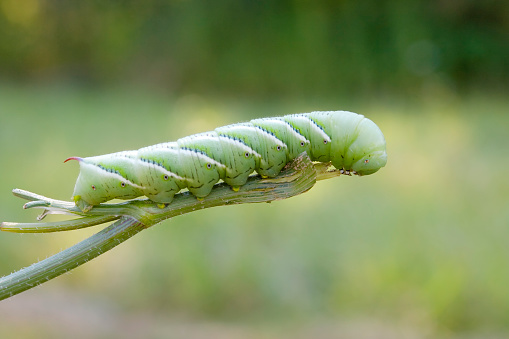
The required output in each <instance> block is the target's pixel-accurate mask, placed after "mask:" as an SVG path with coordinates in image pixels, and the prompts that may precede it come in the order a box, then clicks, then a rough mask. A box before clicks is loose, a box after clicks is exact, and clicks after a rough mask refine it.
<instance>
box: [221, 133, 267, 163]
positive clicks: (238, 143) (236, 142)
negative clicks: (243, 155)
mask: <svg viewBox="0 0 509 339" xmlns="http://www.w3.org/2000/svg"><path fill="white" fill-rule="evenodd" d="M219 138H220V139H221V140H224V141H226V142H228V143H230V144H232V145H234V146H236V147H239V146H240V147H241V149H242V150H243V151H245V152H249V153H252V154H254V156H255V157H258V158H261V157H262V156H261V155H260V154H259V153H258V152H256V151H255V150H254V149H252V148H251V147H249V146H248V145H246V144H245V143H243V142H242V141H241V140H239V139H234V138H231V137H229V136H227V135H219Z"/></svg>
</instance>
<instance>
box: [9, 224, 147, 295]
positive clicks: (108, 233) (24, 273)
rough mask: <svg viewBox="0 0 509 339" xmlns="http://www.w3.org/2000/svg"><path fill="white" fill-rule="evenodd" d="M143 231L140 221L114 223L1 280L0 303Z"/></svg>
mask: <svg viewBox="0 0 509 339" xmlns="http://www.w3.org/2000/svg"><path fill="white" fill-rule="evenodd" d="M143 229H144V226H143V225H142V224H141V223H140V222H139V221H136V220H135V219H133V218H130V217H122V218H120V220H118V221H117V222H115V223H114V224H112V225H110V226H108V227H106V228H105V229H104V230H102V231H100V232H99V233H96V234H94V235H92V236H91V237H89V238H87V239H85V240H83V241H81V242H80V243H78V244H76V245H74V246H72V247H69V248H68V249H66V250H63V251H62V252H60V253H57V254H55V255H53V256H51V257H49V258H47V259H44V260H42V261H39V262H38V263H35V264H33V265H31V266H28V267H26V268H24V269H22V270H19V271H17V272H14V273H12V274H10V275H8V276H5V277H3V278H1V279H0V300H3V299H6V298H9V297H12V296H13V295H16V294H18V293H21V292H23V291H25V290H28V289H30V288H32V287H35V286H37V285H40V284H42V283H44V282H46V281H48V280H51V279H53V278H55V277H57V276H59V275H61V274H63V273H65V272H68V271H70V270H72V269H73V268H76V267H78V266H80V265H82V264H84V263H86V262H87V261H90V260H92V259H94V258H95V257H97V256H99V255H100V254H102V253H104V252H106V251H108V250H110V249H112V248H113V247H115V246H117V245H119V244H120V243H122V242H124V241H125V240H127V239H129V238H130V237H132V236H133V235H135V234H136V233H138V232H140V231H141V230H143Z"/></svg>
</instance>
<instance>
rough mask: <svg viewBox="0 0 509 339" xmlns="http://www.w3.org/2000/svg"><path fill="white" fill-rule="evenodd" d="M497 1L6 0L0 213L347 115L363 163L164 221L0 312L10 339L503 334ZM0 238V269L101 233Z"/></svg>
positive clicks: (508, 68) (500, 7) (506, 123)
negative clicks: (368, 148) (319, 118)
mask: <svg viewBox="0 0 509 339" xmlns="http://www.w3.org/2000/svg"><path fill="white" fill-rule="evenodd" d="M508 32H509V4H508V3H505V2H502V1H482V2H480V1H470V0H454V1H449V0H434V1H419V0H411V1H405V2H403V1H363V2H360V1H350V0H344V1H256V2H255V1H226V0H216V1H214V2H211V1H204V0H201V1H192V0H188V1H176V0H175V1H156V0H147V1H144V2H140V1H118V2H114V1H81V2H79V1H66V2H63V1H50V0H46V1H44V0H24V1H23V2H19V1H16V0H0V156H1V158H0V159H1V160H0V164H1V170H0V173H1V177H0V220H1V221H25V222H29V221H33V220H34V218H35V216H36V212H35V211H23V210H22V209H21V205H22V203H23V202H22V201H21V200H19V199H17V198H15V197H13V196H12V195H11V194H10V190H11V189H12V188H15V187H18V188H24V189H28V190H31V191H33V192H37V193H40V194H44V195H47V196H51V197H54V198H58V199H66V200H67V199H69V198H70V196H71V193H72V189H73V187H74V181H75V179H76V176H77V173H78V168H77V166H76V164H72V163H68V164H65V165H64V164H63V163H62V161H63V160H64V159H66V158H67V157H69V156H91V155H98V154H104V153H110V152H115V151H120V150H125V149H137V148H140V147H142V146H146V145H150V144H154V143H158V142H164V141H171V140H175V139H177V138H179V137H182V136H185V135H189V134H192V133H197V132H202V131H207V130H212V129H214V128H215V127H218V126H221V125H226V124H230V123H235V122H239V121H245V120H248V119H252V118H256V117H263V116H275V115H283V114H290V113H296V112H309V111H313V110H339V109H345V110H351V111H355V112H358V113H362V114H364V115H366V116H368V117H369V118H371V119H372V120H374V121H375V122H376V123H377V124H378V125H379V126H380V127H381V129H382V131H383V132H384V134H385V136H386V139H387V145H388V146H387V147H388V155H389V157H388V164H387V166H386V168H384V169H382V170H381V171H380V172H378V173H377V174H376V175H373V176H368V177H363V178H357V177H341V178H337V179H332V180H328V181H325V182H320V183H318V184H317V185H316V186H315V187H314V188H313V189H312V190H311V191H309V192H307V193H305V194H303V195H300V196H298V197H295V198H292V199H289V200H285V201H279V202H275V203H272V204H260V205H243V206H230V207H223V208H216V209H209V210H206V211H199V212H196V213H192V214H189V215H185V216H181V217H178V218H174V219H173V220H171V221H166V222H163V223H162V224H161V225H158V226H155V227H154V228H152V229H150V230H147V231H145V232H142V233H141V234H139V235H138V236H136V237H134V238H133V239H131V240H129V241H128V242H126V243H124V244H122V245H121V246H119V247H118V248H116V249H114V250H112V251H111V252H109V253H107V254H104V255H102V256H100V257H99V258H98V259H96V260H94V261H93V262H91V263H88V264H86V265H84V266H82V267H81V268H78V269H76V270H74V271H73V272H71V273H70V274H67V275H64V276H61V277H59V278H57V279H55V280H53V281H51V282H48V283H46V284H44V285H42V286H40V287H38V288H35V289H33V290H30V291H27V292H24V293H22V294H20V295H18V296H16V297H13V298H10V299H8V300H5V301H2V302H0V337H2V338H10V337H19V338H68V337H69V336H71V335H72V336H73V337H75V338H117V337H118V338H138V337H144V338H232V339H233V338H235V339H236V338H311V337H312V338H488V337H489V338H506V337H508V336H509V291H508V286H509V246H508V240H509V227H508V226H509V198H508V197H509V180H508V178H507V168H509V158H508V157H507V150H508V149H509V137H508V127H509V116H508V108H509V97H508V95H507V94H508V93H507V92H508V89H509V86H508V85H509V62H508V61H507V60H508V59H507V56H508V55H509V34H508ZM97 230H98V228H95V229H92V230H82V231H74V232H67V233H62V234H50V235H18V234H8V233H5V234H3V233H2V234H0V258H1V259H0V275H6V274H9V273H10V272H13V271H15V270H17V269H19V268H21V267H24V266H27V265H29V264H31V263H33V262H35V261H37V260H39V259H43V258H45V257H47V256H49V255H51V254H54V253H56V252H58V251H60V250H62V249H64V248H67V247H69V246H71V245H72V244H74V243H76V242H78V241H80V240H82V239H84V238H86V237H87V236H89V235H90V234H92V233H94V232H96V231H97Z"/></svg>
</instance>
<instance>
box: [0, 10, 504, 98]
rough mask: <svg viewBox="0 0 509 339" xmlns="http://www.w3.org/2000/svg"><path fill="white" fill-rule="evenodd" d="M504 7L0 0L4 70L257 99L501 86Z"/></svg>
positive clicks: (22, 75)
mask: <svg viewBox="0 0 509 339" xmlns="http://www.w3.org/2000/svg"><path fill="white" fill-rule="evenodd" d="M508 32H509V6H508V5H507V3H506V2H504V1H493V0H491V1H470V0H454V1H450V0H432V1H424V0H408V1H377V0H372V1H346V0H344V1H267V0H262V1H228V0H217V1H207V0H190V1H177V0H175V1H161V0H147V1H121V2H120V1H100V0H95V1H56V0H24V1H22V2H20V1H17V0H0V41H1V44H0V75H1V76H2V78H4V79H5V78H6V77H10V78H15V79H18V78H24V79H25V80H28V81H33V80H37V81H43V82H44V81H55V80H57V81H58V80H61V79H62V78H63V79H67V80H73V81H77V82H85V83H91V84H105V83H106V84H107V83H112V82H113V83H116V82H123V83H124V82H130V83H133V84H137V85H139V84H143V83H145V84H150V85H156V86H162V87H164V88H167V89H170V90H178V91H184V92H188V91H203V90H206V91H212V92H222V93H232V94H234V95H239V94H251V95H252V94H257V95H260V94H261V95H271V96H272V95H281V94H289V95H302V94H308V95H309V94H316V93H322V94H323V93H326V94H331V95H334V94H335V93H337V92H338V91H341V92H343V93H345V92H347V93H372V92H376V91H380V90H395V89H396V90H401V89H402V88H404V89H405V90H411V89H420V88H421V86H423V85H424V86H426V85H429V84H433V83H436V82H445V83H448V84H449V85H451V86H453V87H457V88H469V87H471V86H482V87H483V88H492V87H498V86H505V88H507V82H508V80H509V62H507V56H508V55H509V34H508Z"/></svg>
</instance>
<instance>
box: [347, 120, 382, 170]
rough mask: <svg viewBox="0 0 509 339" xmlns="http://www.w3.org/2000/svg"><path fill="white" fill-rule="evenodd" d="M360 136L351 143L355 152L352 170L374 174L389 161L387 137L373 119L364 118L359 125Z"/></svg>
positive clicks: (351, 148)
mask: <svg viewBox="0 0 509 339" xmlns="http://www.w3.org/2000/svg"><path fill="white" fill-rule="evenodd" d="M357 130H358V132H359V134H358V136H357V138H356V140H355V141H354V142H353V143H352V144H351V145H350V150H351V151H352V153H353V154H354V157H353V159H352V162H353V163H352V165H351V170H352V171H354V172H356V173H357V174H358V175H368V174H373V173H375V172H376V171H378V170H379V169H380V168H382V167H384V166H385V164H386V163H387V152H386V144H385V138H384V135H383V134H382V131H381V130H380V128H378V126H377V125H376V124H375V123H374V122H373V121H371V120H369V119H367V118H364V119H363V120H362V121H361V122H360V124H359V126H358V129H357Z"/></svg>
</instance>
